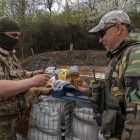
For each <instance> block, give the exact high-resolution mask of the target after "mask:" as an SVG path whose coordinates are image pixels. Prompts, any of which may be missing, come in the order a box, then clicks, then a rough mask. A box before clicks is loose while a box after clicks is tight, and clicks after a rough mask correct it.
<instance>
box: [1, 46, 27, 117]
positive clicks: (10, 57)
mask: <svg viewBox="0 0 140 140" xmlns="http://www.w3.org/2000/svg"><path fill="white" fill-rule="evenodd" d="M14 53H15V50H13V51H12V52H9V51H6V50H4V49H2V48H0V80H3V79H6V80H22V79H26V78H27V76H26V72H25V71H24V70H23V69H22V68H21V67H20V65H19V63H18V60H17V58H16V57H15V54H14ZM7 86H8V85H7ZM22 99H23V105H24V106H23V110H26V109H27V107H28V105H29V104H28V100H27V98H26V96H25V93H23V94H22ZM19 104H20V103H19V95H15V96H9V97H0V116H4V115H10V114H17V113H20V106H19Z"/></svg>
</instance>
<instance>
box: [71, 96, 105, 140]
mask: <svg viewBox="0 0 140 140" xmlns="http://www.w3.org/2000/svg"><path fill="white" fill-rule="evenodd" d="M81 98H84V99H88V98H87V97H86V96H81ZM73 115H74V117H73V124H72V128H73V135H74V137H76V138H77V139H76V140H78V139H80V140H99V139H100V140H102V139H103V137H102V135H100V131H99V127H98V126H97V124H96V121H95V120H94V119H93V118H94V114H93V109H92V106H91V104H88V103H81V102H75V107H74V110H73Z"/></svg>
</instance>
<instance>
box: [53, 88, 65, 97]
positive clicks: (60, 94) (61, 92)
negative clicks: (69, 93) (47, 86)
mask: <svg viewBox="0 0 140 140" xmlns="http://www.w3.org/2000/svg"><path fill="white" fill-rule="evenodd" d="M51 93H52V96H53V97H57V98H60V97H63V96H64V89H62V90H57V91H54V90H53V89H52V92H51Z"/></svg>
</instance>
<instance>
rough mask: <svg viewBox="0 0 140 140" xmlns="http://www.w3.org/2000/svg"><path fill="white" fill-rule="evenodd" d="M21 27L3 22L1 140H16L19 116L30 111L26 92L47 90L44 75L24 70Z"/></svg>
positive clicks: (0, 31)
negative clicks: (19, 46)
mask: <svg viewBox="0 0 140 140" xmlns="http://www.w3.org/2000/svg"><path fill="white" fill-rule="evenodd" d="M19 36H20V27H19V24H18V23H17V22H16V21H15V20H13V19H12V18H9V17H2V18H0V140H16V128H17V122H18V116H19V114H21V113H22V112H23V111H25V110H26V109H27V108H28V105H29V104H28V99H27V98H26V92H27V90H29V89H30V88H32V87H40V86H45V85H46V82H47V81H48V79H49V76H48V75H47V74H44V71H41V70H37V71H34V72H28V71H25V70H23V69H22V68H21V67H20V65H19V63H18V60H17V58H16V57H15V49H14V47H15V45H16V44H17V43H18V41H19Z"/></svg>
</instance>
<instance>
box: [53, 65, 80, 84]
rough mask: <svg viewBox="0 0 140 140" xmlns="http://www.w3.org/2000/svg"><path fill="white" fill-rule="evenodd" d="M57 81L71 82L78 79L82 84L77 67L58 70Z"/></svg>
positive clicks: (56, 72) (56, 73)
mask: <svg viewBox="0 0 140 140" xmlns="http://www.w3.org/2000/svg"><path fill="white" fill-rule="evenodd" d="M54 75H55V79H56V80H63V81H69V80H70V79H71V80H74V79H76V80H77V81H78V82H81V79H80V75H79V70H78V67H77V66H71V67H70V68H69V70H68V69H57V70H56V71H55V73H54Z"/></svg>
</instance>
